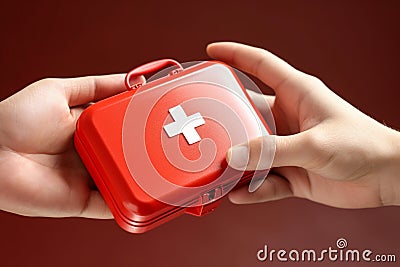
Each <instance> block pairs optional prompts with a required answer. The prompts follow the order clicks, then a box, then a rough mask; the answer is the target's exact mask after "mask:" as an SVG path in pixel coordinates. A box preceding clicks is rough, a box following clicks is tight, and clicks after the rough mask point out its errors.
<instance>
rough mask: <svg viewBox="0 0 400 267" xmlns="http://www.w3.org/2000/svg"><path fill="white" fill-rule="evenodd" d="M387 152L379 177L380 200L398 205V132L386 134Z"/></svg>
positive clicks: (399, 171) (399, 186)
mask: <svg viewBox="0 0 400 267" xmlns="http://www.w3.org/2000/svg"><path fill="white" fill-rule="evenodd" d="M388 142H389V143H388V153H387V156H386V157H385V161H386V162H385V169H384V170H383V174H382V176H381V177H379V179H380V194H381V201H382V204H383V205H384V206H392V205H396V206H399V205H400V132H398V131H395V130H391V129H390V132H389V135H388Z"/></svg>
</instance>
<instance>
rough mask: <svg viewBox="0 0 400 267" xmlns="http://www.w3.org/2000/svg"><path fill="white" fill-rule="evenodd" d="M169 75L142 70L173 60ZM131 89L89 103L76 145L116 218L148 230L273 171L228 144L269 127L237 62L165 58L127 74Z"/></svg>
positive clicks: (197, 211)
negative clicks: (240, 160) (251, 165)
mask: <svg viewBox="0 0 400 267" xmlns="http://www.w3.org/2000/svg"><path fill="white" fill-rule="evenodd" d="M170 65H172V66H174V69H173V70H172V71H170V72H169V74H168V75H166V76H164V77H161V78H159V79H157V80H154V81H152V82H149V83H146V80H145V78H144V76H143V75H145V74H149V73H152V72H155V71H157V70H160V69H162V68H165V67H167V66H170ZM125 83H126V86H127V91H126V92H123V93H121V94H118V95H115V96H113V97H110V98H108V99H105V100H102V101H100V102H98V103H95V104H93V105H92V106H90V107H89V108H87V109H86V110H85V111H84V112H83V113H82V115H81V117H80V118H79V120H78V122H77V128H76V133H75V137H74V138H75V146H76V149H77V151H78V153H79V155H80V156H81V158H82V161H83V162H84V164H85V166H86V168H87V170H88V171H89V173H90V175H91V176H92V178H93V180H94V182H95V183H96V185H97V187H98V189H99V191H100V192H101V194H102V196H103V198H104V199H105V201H106V203H107V204H108V206H109V208H110V210H111V212H112V213H113V216H114V218H115V220H116V221H117V223H118V224H119V225H120V226H121V227H122V228H123V229H125V230H126V231H128V232H132V233H142V232H146V231H148V230H150V229H152V228H154V227H156V226H158V225H160V224H163V223H165V222H166V221H169V220H171V219H173V218H175V217H177V216H179V215H181V214H183V213H189V214H192V215H197V216H201V215H204V214H206V213H208V212H210V211H212V210H214V209H215V208H216V207H217V206H218V204H219V201H220V199H221V198H222V197H223V196H224V195H226V194H227V193H228V192H229V191H230V190H231V189H232V188H234V187H235V186H240V185H242V184H244V183H248V182H249V181H250V180H252V179H253V180H257V179H261V178H264V177H265V176H266V171H260V172H258V171H257V172H248V171H247V172H242V171H238V170H234V169H232V168H230V167H228V166H227V163H226V152H227V151H228V149H229V147H231V146H233V145H237V144H240V143H245V142H247V141H248V140H250V139H253V138H256V137H258V136H262V135H267V134H270V130H269V128H268V126H267V124H266V122H265V121H264V119H263V118H262V116H261V115H260V114H259V112H258V111H257V110H256V109H255V107H254V105H253V103H252V101H251V99H250V98H249V96H248V94H247V92H246V90H245V89H244V87H243V85H242V83H241V82H240V80H239V79H238V77H237V76H236V74H235V72H234V70H233V69H232V68H231V67H229V66H227V65H225V64H223V63H221V62H217V61H206V62H201V63H198V64H196V65H194V66H191V67H188V68H185V69H183V68H182V66H181V65H180V64H179V63H177V62H176V61H174V60H171V59H165V60H158V61H155V62H151V63H148V64H145V65H143V66H141V67H138V68H136V69H134V70H132V71H131V72H129V73H128V74H127V76H126V79H125Z"/></svg>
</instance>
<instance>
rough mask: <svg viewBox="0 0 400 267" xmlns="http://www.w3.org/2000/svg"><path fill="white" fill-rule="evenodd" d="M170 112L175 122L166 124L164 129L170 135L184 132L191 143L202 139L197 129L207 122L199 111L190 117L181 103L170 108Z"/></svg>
mask: <svg viewBox="0 0 400 267" xmlns="http://www.w3.org/2000/svg"><path fill="white" fill-rule="evenodd" d="M169 113H170V114H171V117H172V118H173V119H174V122H171V123H170V124H167V125H164V130H165V132H166V133H167V135H168V137H174V136H176V135H179V134H183V136H184V137H185V138H186V141H187V142H188V143H189V145H191V144H194V143H196V142H198V141H200V140H201V137H200V136H199V134H198V133H197V131H196V127H198V126H200V125H203V124H205V123H206V122H205V121H204V119H203V117H202V116H201V114H200V113H199V112H197V113H195V114H193V115H190V116H189V117H188V116H187V115H186V113H185V111H184V110H183V108H182V107H181V105H177V106H175V107H173V108H170V109H169Z"/></svg>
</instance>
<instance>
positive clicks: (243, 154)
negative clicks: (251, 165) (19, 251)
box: [228, 145, 249, 170]
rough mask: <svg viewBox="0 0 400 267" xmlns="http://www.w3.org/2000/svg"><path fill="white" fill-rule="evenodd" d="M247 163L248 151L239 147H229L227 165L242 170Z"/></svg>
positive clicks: (246, 148) (241, 146)
mask: <svg viewBox="0 0 400 267" xmlns="http://www.w3.org/2000/svg"><path fill="white" fill-rule="evenodd" d="M248 162H249V149H248V147H247V146H243V145H239V146H234V147H231V148H230V149H229V151H228V164H229V166H231V167H232V168H234V169H239V170H244V169H246V166H247V164H248Z"/></svg>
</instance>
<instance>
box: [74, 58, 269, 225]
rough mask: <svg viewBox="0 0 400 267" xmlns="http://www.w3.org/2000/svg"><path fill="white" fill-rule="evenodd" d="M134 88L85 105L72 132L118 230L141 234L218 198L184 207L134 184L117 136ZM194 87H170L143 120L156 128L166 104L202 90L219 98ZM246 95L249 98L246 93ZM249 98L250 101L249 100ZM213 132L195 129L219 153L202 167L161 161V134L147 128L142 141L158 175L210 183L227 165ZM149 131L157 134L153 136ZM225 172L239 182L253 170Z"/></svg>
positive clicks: (222, 140) (222, 143)
mask: <svg viewBox="0 0 400 267" xmlns="http://www.w3.org/2000/svg"><path fill="white" fill-rule="evenodd" d="M214 64H222V63H219V62H214V61H209V62H204V63H201V64H198V65H195V66H193V67H190V68H188V69H185V70H183V71H181V72H179V73H176V74H174V75H170V76H166V77H163V78H160V79H158V80H155V81H153V82H151V83H148V84H145V85H143V86H142V87H140V91H141V92H143V91H144V90H150V89H151V88H153V87H155V86H157V85H162V84H164V83H166V82H168V81H171V80H173V79H177V78H179V77H184V76H185V75H188V74H189V73H192V72H194V71H197V70H201V69H202V68H206V67H208V66H211V65H214ZM224 66H226V65H224ZM226 68H229V69H230V67H228V66H226ZM154 70H155V69H154V68H149V71H154ZM230 70H231V69H230ZM231 71H232V74H233V77H235V79H236V82H237V83H239V84H240V85H241V83H240V81H239V80H238V78H237V77H236V75H235V74H234V72H233V70H231ZM142 74H145V73H143V72H140V73H139V74H137V75H142ZM241 88H242V90H243V91H244V93H245V95H246V96H247V93H246V92H245V90H244V89H243V87H242V86H241ZM138 91H139V90H132V91H127V92H124V93H121V94H119V95H116V96H114V97H111V98H108V99H105V100H103V101H100V102H98V103H96V104H94V105H92V106H90V107H89V108H88V109H86V110H85V111H84V112H83V113H82V115H81V117H80V119H79V120H78V123H77V130H76V134H75V146H76V149H77V151H78V153H79V154H80V156H81V158H82V160H83V162H84V164H85V166H86V168H87V169H88V171H89V173H90V174H91V176H92V178H93V180H94V181H95V183H96V185H97V187H98V189H99V191H100V192H101V194H102V196H103V197H104V199H105V201H106V202H107V204H108V206H109V207H110V209H111V211H112V213H113V215H114V218H115V220H116V221H117V223H118V224H119V225H120V226H121V227H122V228H123V229H125V230H126V231H129V232H132V233H142V232H145V231H148V230H149V229H152V228H154V227H156V226H158V225H160V224H162V223H164V222H166V221H169V220H171V219H173V218H175V217H176V216H179V215H181V214H183V213H185V212H186V213H189V214H193V215H197V216H201V215H203V214H206V213H208V212H210V211H213V210H214V209H215V208H216V207H217V205H218V203H219V200H217V201H211V202H210V203H208V204H206V205H198V206H193V207H187V208H186V207H180V206H174V205H169V204H166V203H163V202H161V201H158V200H156V199H154V198H153V197H151V196H149V195H148V194H147V193H145V192H144V191H143V190H142V188H141V187H140V186H139V185H138V184H137V183H136V181H135V179H134V178H133V177H132V175H131V172H130V171H129V168H128V166H127V163H126V158H125V155H124V151H123V145H122V143H123V140H122V139H123V137H122V136H123V124H124V118H125V115H126V110H127V108H128V106H129V104H130V102H131V99H132V97H133V96H134V95H135V94H136V93H137V92H138ZM199 92H200V91H199V90H186V91H185V90H183V89H182V90H181V91H172V92H171V95H169V96H168V94H166V95H167V96H168V97H165V98H163V99H161V100H162V101H163V100H165V103H164V104H163V103H161V105H158V106H157V107H156V108H155V109H154V110H152V112H151V113H150V116H149V118H148V121H147V123H151V124H152V125H153V128H155V129H159V130H161V129H162V124H163V122H164V120H162V119H160V118H165V117H166V116H167V114H166V112H167V111H168V108H169V107H171V106H173V105H175V104H177V103H181V102H182V101H184V100H187V99H190V98H193V97H198V96H199V94H200V95H203V94H207V95H209V96H210V97H211V98H212V97H216V98H218V96H217V95H213V92H212V91H210V90H208V91H207V90H206V91H204V90H203V91H201V93H199ZM247 98H248V99H249V97H248V96H247ZM143 101H146V99H145V98H144V99H143ZM224 101H226V102H227V103H228V104H233V105H235V102H234V101H231V102H230V100H229V97H224ZM249 101H250V103H251V104H252V102H251V100H250V99H249ZM252 105H253V104H252ZM253 108H254V106H253ZM239 110H240V108H239ZM256 112H257V114H258V116H260V118H261V115H260V114H259V113H258V111H256ZM261 121H262V122H263V124H264V126H265V128H266V129H267V130H268V131H269V129H268V127H267V125H266V123H265V122H264V120H263V119H262V118H261ZM250 126H251V125H250ZM156 131H158V130H156ZM214 131H216V130H214V129H213V128H207V127H203V128H202V129H200V128H199V132H200V134H204V135H208V136H210V137H211V138H213V139H214V140H215V143H216V144H218V150H217V151H218V153H219V154H217V157H216V162H215V164H213V165H211V166H210V168H207V169H206V170H203V171H202V172H198V173H184V172H179V171H178V170H174V169H173V168H171V166H168V164H165V162H166V161H165V159H164V155H163V154H160V153H159V146H161V143H160V140H159V135H160V134H158V137H157V136H156V135H157V134H154V133H152V132H151V131H150V136H146V140H154V141H152V142H151V144H149V146H148V147H149V150H148V151H147V152H148V153H149V155H150V158H151V159H152V161H153V162H154V163H155V164H159V165H160V166H161V168H160V169H162V170H164V172H165V173H164V174H163V175H164V176H165V177H167V179H170V180H171V181H172V182H173V183H175V184H180V185H182V186H196V185H201V184H205V183H209V182H211V181H212V180H213V179H215V178H216V177H218V175H219V174H220V173H221V172H222V171H224V170H226V169H227V168H228V167H227V165H226V162H225V153H226V151H227V149H228V148H229V146H230V144H229V142H227V141H226V137H225V136H223V135H220V134H218V133H217V132H214ZM269 132H270V131H269ZM152 134H153V135H154V136H156V137H153V136H152ZM254 134H255V133H254ZM250 137H251V138H254V137H256V136H250ZM132 138H133V140H134V138H135V136H132ZM157 138H158V139H157ZM180 146H181V147H182V150H183V153H184V154H185V153H186V154H187V156H188V157H191V156H193V157H196V155H193V153H194V152H193V151H196V150H198V149H197V148H196V147H195V146H194V147H189V146H188V145H187V143H186V142H184V140H183V138H181V140H180ZM191 154H192V155H191ZM138 161H139V160H138ZM163 164H164V166H163ZM229 171H230V172H231V174H232V179H233V180H234V178H235V176H237V175H239V177H241V176H243V177H242V178H241V180H240V182H239V183H238V185H241V184H244V183H246V182H247V181H248V179H250V178H251V177H252V174H253V173H252V172H245V173H244V175H243V174H242V173H240V172H238V171H235V170H233V169H230V170H229ZM261 175H262V173H261ZM186 176H188V177H190V179H187V178H186ZM188 181H190V182H188ZM229 182H230V181H226V184H225V185H221V187H220V188H218V189H216V191H215V192H213V194H219V193H220V191H218V190H224V186H226V187H229V185H228V184H229ZM177 194H179V192H177ZM213 197H214V196H213ZM202 198H207V195H201V196H200V195H199V196H194V198H193V201H195V202H196V201H200V204H201V201H202ZM204 203H206V202H204Z"/></svg>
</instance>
